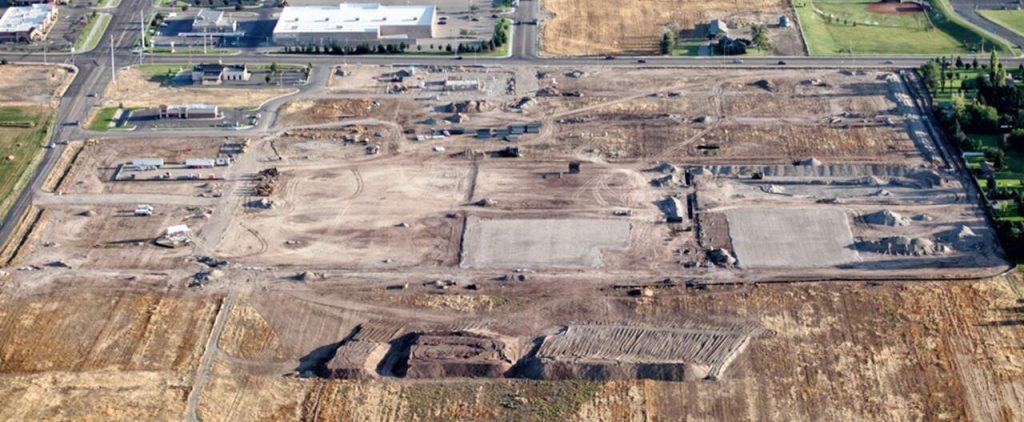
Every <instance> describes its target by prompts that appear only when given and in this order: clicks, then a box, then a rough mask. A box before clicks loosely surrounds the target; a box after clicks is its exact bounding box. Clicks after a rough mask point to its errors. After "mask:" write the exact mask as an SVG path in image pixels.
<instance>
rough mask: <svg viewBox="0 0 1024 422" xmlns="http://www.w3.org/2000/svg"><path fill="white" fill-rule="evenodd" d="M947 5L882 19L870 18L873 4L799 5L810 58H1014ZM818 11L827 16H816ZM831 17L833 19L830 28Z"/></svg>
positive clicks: (820, 0)
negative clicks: (991, 54)
mask: <svg viewBox="0 0 1024 422" xmlns="http://www.w3.org/2000/svg"><path fill="white" fill-rule="evenodd" d="M944 1H946V0H936V1H935V2H933V4H935V6H936V7H934V8H933V10H932V11H931V12H930V13H929V14H928V16H926V15H925V14H924V13H907V14H899V15H883V14H877V13H872V12H868V11H867V10H866V7H867V6H868V5H869V4H871V3H874V1H865V0H817V1H815V0H796V1H794V3H793V5H794V7H795V9H796V13H797V15H798V16H799V18H800V24H801V25H802V28H803V31H804V36H805V37H806V39H807V44H808V46H807V47H808V50H809V51H810V53H811V55H841V54H851V51H852V54H859V55H867V54H956V53H971V52H976V51H979V50H980V47H981V46H982V45H984V46H985V50H986V51H991V50H992V48H996V49H997V51H999V52H1000V53H1001V54H1007V55H1008V54H1011V53H1012V47H1011V46H1010V45H1009V44H1007V43H1006V42H1005V41H1002V40H999V39H997V38H995V37H993V36H991V35H989V34H985V33H982V32H981V31H980V30H979V29H977V28H975V27H973V26H971V25H969V24H967V23H965V22H963V21H962V20H960V19H959V18H958V17H956V16H951V15H949V14H948V13H950V12H949V10H948V4H943V2H944ZM815 7H816V8H817V9H818V10H820V11H821V12H822V13H824V15H822V14H821V13H819V12H816V11H815ZM827 16H834V18H833V19H832V22H829V18H828V17H827Z"/></svg>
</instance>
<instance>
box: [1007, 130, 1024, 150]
mask: <svg viewBox="0 0 1024 422" xmlns="http://www.w3.org/2000/svg"><path fill="white" fill-rule="evenodd" d="M1006 146H1007V147H1008V148H1010V149H1014V150H1017V151H1024V129H1022V128H1017V129H1014V130H1012V131H1010V135H1009V136H1007V137H1006Z"/></svg>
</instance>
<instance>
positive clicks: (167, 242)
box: [153, 224, 192, 248]
mask: <svg viewBox="0 0 1024 422" xmlns="http://www.w3.org/2000/svg"><path fill="white" fill-rule="evenodd" d="M153 242H154V243H156V244H157V245H158V246H163V247H165V248H179V247H182V246H185V245H189V244H191V243H192V236H191V230H189V228H188V226H186V225H184V224H179V225H176V226H170V227H168V228H167V229H165V230H164V233H163V234H162V235H160V237H158V238H156V239H155V240H154V241H153Z"/></svg>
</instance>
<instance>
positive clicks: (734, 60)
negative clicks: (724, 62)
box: [732, 59, 743, 64]
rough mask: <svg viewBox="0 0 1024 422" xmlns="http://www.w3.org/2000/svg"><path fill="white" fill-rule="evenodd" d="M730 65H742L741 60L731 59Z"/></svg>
mask: <svg viewBox="0 0 1024 422" xmlns="http://www.w3.org/2000/svg"><path fill="white" fill-rule="evenodd" d="M732 64H743V59H732Z"/></svg>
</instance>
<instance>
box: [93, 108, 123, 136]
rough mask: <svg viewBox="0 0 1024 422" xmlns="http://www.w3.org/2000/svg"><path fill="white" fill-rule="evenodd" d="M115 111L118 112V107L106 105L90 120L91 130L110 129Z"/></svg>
mask: <svg viewBox="0 0 1024 422" xmlns="http://www.w3.org/2000/svg"><path fill="white" fill-rule="evenodd" d="M115 113H117V107H106V108H104V109H102V110H100V111H99V112H97V113H96V115H95V116H93V118H92V121H91V122H89V130H95V131H105V130H107V129H110V122H111V121H113V120H114V114H115Z"/></svg>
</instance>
